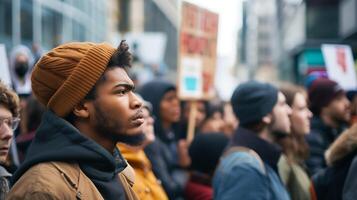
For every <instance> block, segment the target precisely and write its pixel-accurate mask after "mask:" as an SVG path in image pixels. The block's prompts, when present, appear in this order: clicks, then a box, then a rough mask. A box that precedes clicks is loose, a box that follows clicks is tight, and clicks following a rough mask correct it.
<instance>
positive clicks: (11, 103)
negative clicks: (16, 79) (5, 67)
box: [0, 80, 20, 117]
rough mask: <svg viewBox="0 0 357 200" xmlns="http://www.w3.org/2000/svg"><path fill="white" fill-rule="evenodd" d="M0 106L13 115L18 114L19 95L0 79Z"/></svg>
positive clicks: (16, 115) (17, 115)
mask: <svg viewBox="0 0 357 200" xmlns="http://www.w3.org/2000/svg"><path fill="white" fill-rule="evenodd" d="M0 106H4V107H5V108H6V109H8V110H9V111H10V112H11V113H12V116H13V117H19V116H20V100H19V96H17V94H16V93H15V92H14V91H13V90H11V89H10V88H9V87H8V86H6V85H5V84H4V83H3V82H2V81H1V80H0Z"/></svg>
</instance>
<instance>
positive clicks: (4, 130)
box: [0, 105, 13, 163]
mask: <svg viewBox="0 0 357 200" xmlns="http://www.w3.org/2000/svg"><path fill="white" fill-rule="evenodd" d="M4 119H9V120H11V119H12V113H11V112H10V111H9V110H8V109H6V108H5V107H3V106H1V105H0V123H1V124H0V163H4V162H5V161H6V158H7V155H8V153H9V149H10V144H11V140H12V135H13V131H12V129H11V126H9V125H8V124H7V123H5V122H4V121H3V120H4Z"/></svg>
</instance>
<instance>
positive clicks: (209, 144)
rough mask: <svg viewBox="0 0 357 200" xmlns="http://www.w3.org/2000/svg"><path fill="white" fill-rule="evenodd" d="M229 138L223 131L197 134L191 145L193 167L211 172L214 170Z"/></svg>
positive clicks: (203, 171)
mask: <svg viewBox="0 0 357 200" xmlns="http://www.w3.org/2000/svg"><path fill="white" fill-rule="evenodd" d="M228 141H229V139H228V138H227V136H225V135H224V134H223V133H204V134H203V133H201V134H197V135H196V136H195V138H194V139H193V141H192V143H191V145H190V147H189V150H188V152H189V155H190V158H191V160H192V162H191V169H192V170H195V171H198V172H201V173H206V174H211V173H213V172H214V170H215V168H216V166H217V164H218V161H219V158H220V156H221V155H222V153H223V150H224V149H225V147H226V146H227V144H228Z"/></svg>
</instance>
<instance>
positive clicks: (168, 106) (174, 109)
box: [139, 80, 190, 199]
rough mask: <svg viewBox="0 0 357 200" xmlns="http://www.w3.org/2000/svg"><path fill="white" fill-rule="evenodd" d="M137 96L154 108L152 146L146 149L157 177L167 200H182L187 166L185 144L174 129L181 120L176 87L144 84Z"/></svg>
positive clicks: (165, 83)
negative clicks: (167, 197)
mask: <svg viewBox="0 0 357 200" xmlns="http://www.w3.org/2000/svg"><path fill="white" fill-rule="evenodd" d="M139 94H140V95H141V96H142V97H143V99H144V100H146V101H149V102H150V103H151V104H152V106H153V115H154V116H155V123H154V129H155V135H156V139H155V141H154V142H153V143H151V144H149V145H148V146H147V147H146V148H145V153H146V155H147V157H148V158H149V160H150V161H151V163H152V166H153V171H154V174H155V175H156V177H157V178H158V179H159V180H161V182H162V185H163V187H164V189H165V191H166V193H167V195H168V196H169V198H170V199H181V198H182V196H183V187H184V185H185V183H186V181H187V178H188V173H187V172H186V170H185V168H186V167H187V166H188V165H189V163H190V158H189V155H188V144H187V142H186V140H185V139H180V138H179V136H180V134H179V133H177V131H176V130H177V129H176V126H177V124H178V122H179V120H180V115H181V107H180V101H179V98H178V97H177V93H176V86H175V85H174V84H172V83H170V82H168V81H164V80H154V81H150V82H148V83H146V84H144V85H143V86H142V87H141V88H140V90H139Z"/></svg>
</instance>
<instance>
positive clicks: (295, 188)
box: [278, 155, 316, 200]
mask: <svg viewBox="0 0 357 200" xmlns="http://www.w3.org/2000/svg"><path fill="white" fill-rule="evenodd" d="M278 169H279V175H280V177H281V180H282V181H283V183H284V185H285V186H286V187H287V189H288V191H289V194H290V196H291V199H292V200H313V199H316V197H315V195H314V191H313V190H314V189H313V186H312V183H311V181H310V178H309V176H308V175H307V173H306V171H305V169H304V168H303V167H302V166H300V165H299V164H297V163H293V162H289V161H288V159H287V157H286V156H284V155H283V156H281V158H280V160H279V162H278Z"/></svg>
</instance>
